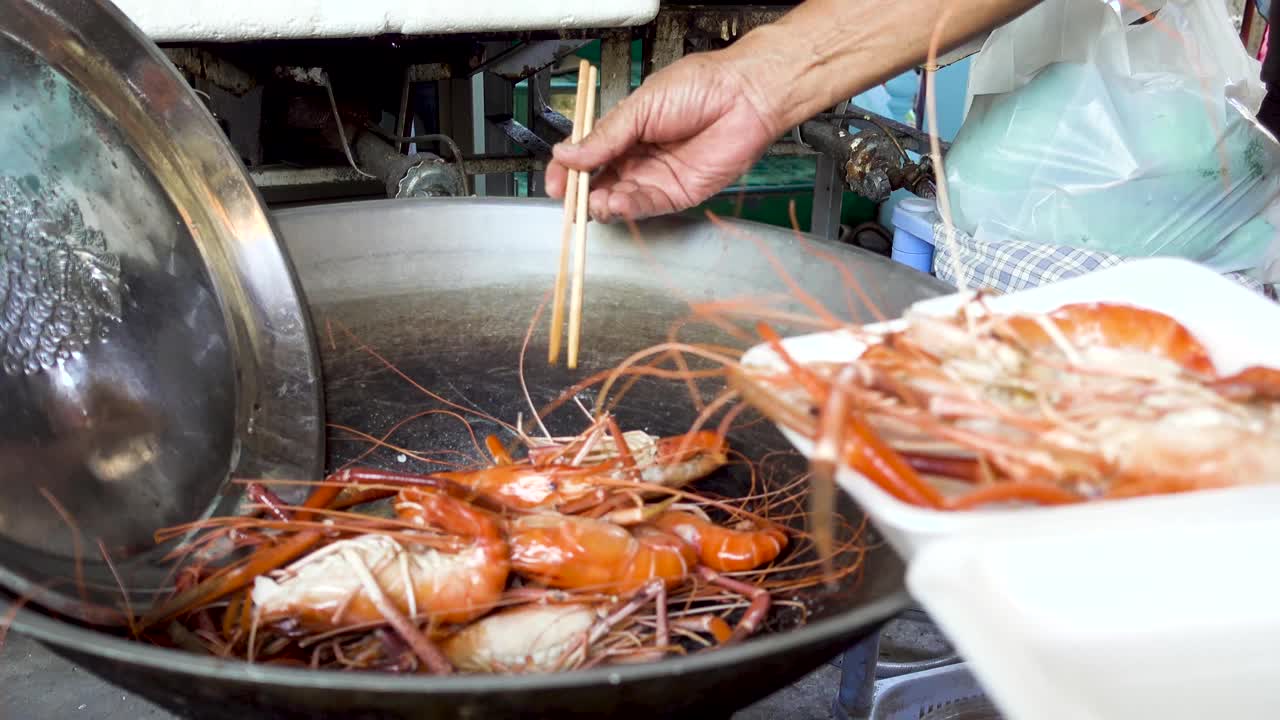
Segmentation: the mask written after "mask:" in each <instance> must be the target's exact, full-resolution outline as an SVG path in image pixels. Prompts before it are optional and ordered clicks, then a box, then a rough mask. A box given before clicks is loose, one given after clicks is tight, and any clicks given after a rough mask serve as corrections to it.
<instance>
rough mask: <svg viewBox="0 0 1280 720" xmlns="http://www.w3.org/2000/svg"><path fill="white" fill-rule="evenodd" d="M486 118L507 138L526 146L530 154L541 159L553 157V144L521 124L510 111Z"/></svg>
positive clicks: (523, 146) (522, 146)
mask: <svg viewBox="0 0 1280 720" xmlns="http://www.w3.org/2000/svg"><path fill="white" fill-rule="evenodd" d="M485 120H487V121H488V122H490V123H492V124H493V125H494V126H495V127H497V128H499V129H501V130H502V131H503V132H504V133H506V134H507V138H508V139H510V140H511V142H513V143H515V144H516V145H519V146H520V147H521V148H524V149H525V150H526V151H528V153H529V154H530V155H532V156H533V157H535V158H538V159H539V160H550V159H551V144H550V143H548V142H547V141H546V140H545V139H543V138H541V137H539V136H538V134H537V133H535V132H534V131H532V130H530V129H529V128H527V127H525V126H524V125H522V124H520V122H519V121H518V120H516V119H515V118H514V117H512V116H511V115H510V114H508V113H498V114H495V115H488V116H486V117H485Z"/></svg>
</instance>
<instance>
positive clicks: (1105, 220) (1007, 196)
mask: <svg viewBox="0 0 1280 720" xmlns="http://www.w3.org/2000/svg"><path fill="white" fill-rule="evenodd" d="M1126 6H1128V7H1131V6H1132V5H1131V4H1126ZM1127 19H1128V17H1122V13H1121V12H1119V11H1118V10H1117V2H1116V0H1111V1H1110V2H1107V1H1103V0H1048V1H1047V2H1044V3H1041V4H1040V5H1038V6H1037V7H1035V8H1033V9H1032V10H1031V11H1029V12H1028V13H1027V14H1025V15H1023V16H1022V17H1020V18H1018V19H1017V20H1015V21H1014V22H1012V23H1010V24H1009V25H1006V26H1005V27H1003V28H1000V29H998V30H996V31H995V32H993V33H992V34H991V36H990V37H989V38H988V39H987V42H986V44H985V45H984V47H983V50H982V52H981V53H980V54H979V55H978V57H977V58H976V59H975V60H974V63H973V67H972V70H971V75H970V102H969V108H968V114H967V116H966V118H965V122H964V126H963V127H962V128H961V130H960V133H959V135H958V136H957V137H956V140H955V143H954V144H953V145H952V147H951V150H950V152H949V153H948V156H947V160H946V174H947V182H948V190H949V191H950V196H951V210H952V214H953V216H954V220H955V224H956V226H957V227H958V228H959V229H961V230H963V231H965V232H967V233H969V234H970V235H976V234H977V233H978V232H979V231H980V230H981V231H982V232H983V234H984V235H985V236H987V237H991V236H1004V237H1007V238H1009V239H1010V240H1019V241H1024V242H1036V243H1045V244H1054V245H1063V246H1069V247H1085V248H1091V249H1096V250H1100V251H1104V252H1109V253H1114V254H1116V255H1120V256H1124V257H1150V256H1156V255H1165V256H1177V257H1184V258H1188V259H1191V260H1195V261H1198V262H1201V263H1204V264H1205V265H1207V266H1209V267H1211V268H1213V269H1215V270H1218V271H1219V272H1224V273H1226V272H1237V271H1248V272H1250V273H1251V274H1253V275H1254V276H1255V277H1258V278H1259V279H1260V280H1263V281H1264V282H1275V281H1276V280H1280V231H1277V226H1276V225H1274V224H1273V222H1275V220H1274V218H1275V213H1274V208H1273V207H1272V206H1273V203H1276V200H1277V197H1278V196H1280V143H1277V142H1276V140H1275V138H1273V137H1272V136H1271V135H1270V134H1269V133H1268V132H1267V131H1266V130H1265V129H1263V128H1262V127H1261V126H1260V125H1258V124H1257V122H1256V120H1255V119H1254V113H1256V112H1257V109H1258V107H1259V105H1260V104H1261V102H1262V98H1263V96H1264V94H1265V88H1264V87H1263V85H1262V83H1261V81H1260V80H1259V75H1260V72H1261V65H1260V64H1259V63H1258V61H1257V60H1254V59H1253V58H1251V57H1249V55H1248V53H1246V52H1245V50H1244V48H1243V46H1242V45H1241V44H1240V41H1239V40H1238V39H1237V37H1236V36H1235V32H1234V29H1233V28H1232V26H1231V21H1230V20H1229V18H1228V17H1227V14H1226V8H1225V5H1224V3H1223V2H1222V0H1168V2H1167V3H1165V4H1164V6H1163V7H1161V9H1160V10H1159V12H1158V13H1157V14H1156V16H1155V20H1154V21H1152V22H1148V23H1145V24H1139V25H1129V24H1126V22H1125V20H1127ZM1268 210H1273V212H1271V213H1268ZM1269 215H1270V218H1269V217H1268V216H1269Z"/></svg>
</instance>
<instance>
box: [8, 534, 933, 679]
mask: <svg viewBox="0 0 1280 720" xmlns="http://www.w3.org/2000/svg"><path fill="white" fill-rule="evenodd" d="M881 552H893V551H892V550H890V549H889V548H887V547H886V548H883V549H882V550H881ZM903 574H904V575H905V572H904V573H903ZM12 605H13V600H12V599H11V598H5V599H4V600H3V601H0V610H9V611H10V612H11V611H12V610H11V609H12ZM910 605H911V598H910V595H909V593H908V591H907V590H906V588H905V586H902V587H899V588H898V589H896V590H894V591H893V592H891V593H888V594H887V595H884V596H882V597H879V598H876V599H874V600H871V601H870V602H867V603H865V604H860V605H858V606H857V607H855V608H853V609H851V610H848V611H844V612H840V613H838V614H836V615H835V616H833V617H829V618H825V619H823V620H819V621H816V622H813V623H810V624H806V625H803V626H801V627H799V628H795V629H792V630H787V631H783V632H778V633H770V634H768V635H760V636H757V637H755V638H752V639H750V640H748V641H746V642H743V643H741V644H739V645H736V646H729V647H724V648H719V649H715V650H712V651H702V652H696V653H693V654H691V655H685V656H681V657H675V658H665V659H663V660H659V661H656V662H649V663H642V664H637V665H608V666H601V667H595V668H590V669H588V670H570V671H565V672H554V673H530V674H515V675H500V674H454V675H448V676H439V675H399V674H393V673H352V672H343V671H337V670H311V669H303V668H296V667H287V666H286V667H281V666H266V665H260V664H250V663H248V662H245V661H242V660H233V659H220V658H214V657H204V656H200V655H195V654H194V653H190V652H187V651H184V650H180V649H171V648H162V647H157V646H154V645H145V644H143V643H140V642H135V641H131V640H126V639H124V638H120V637H116V636H114V635H108V634H106V633H103V632H99V631H97V630H92V629H89V628H81V627H76V626H74V625H71V624H69V623H66V622H63V621H61V620H57V619H54V618H51V617H48V616H45V615H43V614H40V613H39V612H38V611H35V610H29V609H27V608H23V609H21V610H20V611H19V612H18V613H17V616H16V617H15V618H14V620H13V623H12V624H11V625H10V628H9V630H10V631H12V632H17V633H21V634H22V635H25V636H27V637H29V638H31V639H33V640H36V641H38V642H41V643H43V644H47V645H51V646H53V647H54V648H61V649H66V650H71V651H73V652H76V653H81V654H89V655H94V656H96V657H98V658H100V659H102V660H106V661H112V662H118V663H124V664H126V665H130V666H134V667H138V666H142V667H145V668H148V669H151V670H157V671H161V672H162V673H163V674H168V675H187V676H195V677H201V678H212V679H217V680H220V681H228V682H236V683H244V684H251V685H263V684H266V685H270V686H272V687H274V688H278V689H295V690H312V689H317V688H324V689H326V690H354V691H362V692H373V693H382V694H400V693H408V692H413V693H423V694H478V693H485V692H520V691H530V690H558V689H572V688H579V687H587V686H599V685H617V686H621V685H623V684H629V683H635V682H641V681H645V680H656V679H661V678H665V677H672V676H680V675H689V674H695V673H702V672H708V671H712V670H715V669H717V668H720V667H724V666H731V665H739V664H743V663H746V662H750V661H752V660H760V659H763V658H766V657H770V656H773V655H786V654H790V653H791V652H794V651H798V650H801V649H802V648H804V647H806V646H810V645H816V644H819V643H820V642H821V641H822V640H824V639H831V638H835V637H842V636H847V637H849V638H851V639H852V637H854V636H856V635H857V634H858V633H859V631H862V630H866V629H868V628H871V627H872V626H874V625H876V624H877V623H879V622H882V621H885V620H888V619H889V618H891V617H893V616H894V615H897V614H898V613H899V612H901V611H902V610H905V609H906V608H907V607H909V606H910ZM86 669H87V670H89V671H90V672H94V670H93V669H92V668H86ZM95 674H96V673H95Z"/></svg>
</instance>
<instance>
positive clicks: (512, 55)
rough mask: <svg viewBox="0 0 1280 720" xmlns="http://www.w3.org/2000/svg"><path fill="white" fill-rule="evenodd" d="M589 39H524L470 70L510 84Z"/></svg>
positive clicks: (574, 49) (535, 71)
mask: <svg viewBox="0 0 1280 720" xmlns="http://www.w3.org/2000/svg"><path fill="white" fill-rule="evenodd" d="M588 42H590V41H589V40H569V39H557V40H535V41H531V42H524V43H520V44H519V45H516V46H515V47H513V48H511V49H510V50H507V51H505V52H502V53H499V54H498V55H497V56H495V57H494V58H492V59H490V60H487V61H485V63H484V64H482V65H480V66H479V67H477V68H475V70H474V72H487V73H491V74H493V75H496V76H498V77H500V78H502V79H503V80H506V81H508V82H511V83H518V82H520V81H521V80H524V79H525V78H527V77H529V76H530V75H534V74H535V73H537V72H539V71H541V70H543V69H545V68H549V67H551V66H552V65H555V64H556V63H557V62H559V61H560V58H562V57H564V56H566V55H568V54H570V53H573V52H576V51H577V50H578V49H579V48H581V47H582V46H584V45H586V44H587V43H588Z"/></svg>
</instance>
